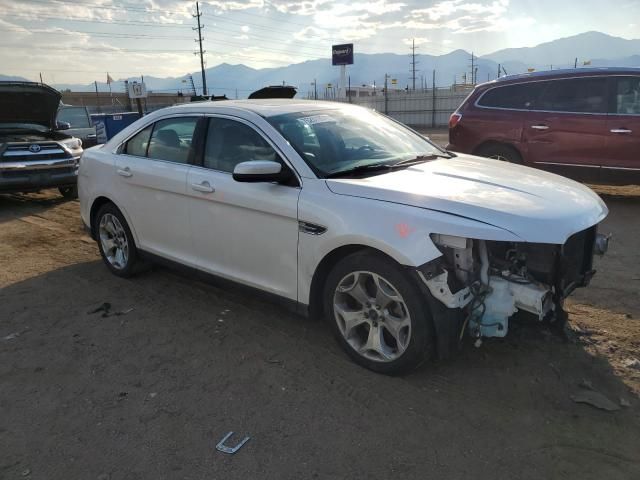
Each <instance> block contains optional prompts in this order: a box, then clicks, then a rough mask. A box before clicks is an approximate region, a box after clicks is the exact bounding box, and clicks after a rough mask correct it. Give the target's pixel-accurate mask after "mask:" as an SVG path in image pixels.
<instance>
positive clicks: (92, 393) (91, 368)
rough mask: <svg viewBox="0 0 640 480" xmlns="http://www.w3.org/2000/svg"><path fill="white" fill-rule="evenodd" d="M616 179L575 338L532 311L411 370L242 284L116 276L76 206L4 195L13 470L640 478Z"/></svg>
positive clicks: (3, 381) (6, 367)
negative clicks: (378, 369)
mask: <svg viewBox="0 0 640 480" xmlns="http://www.w3.org/2000/svg"><path fill="white" fill-rule="evenodd" d="M599 191H601V193H603V198H604V199H605V201H606V203H607V204H608V206H609V208H610V210H611V213H610V216H609V217H608V218H607V220H606V221H605V222H604V225H603V227H602V230H603V231H610V232H612V233H613V235H614V239H613V242H612V245H611V249H610V252H609V254H608V255H607V256H605V257H604V258H603V259H601V260H597V265H596V267H597V269H598V274H597V275H596V277H595V278H594V280H593V282H592V285H591V286H590V287H589V288H586V289H582V290H580V291H579V292H577V293H576V295H575V296H574V297H573V299H572V300H571V301H570V302H569V306H568V308H569V311H570V325H571V328H572V329H573V331H574V334H573V335H571V336H570V338H571V340H570V341H569V342H568V343H567V342H564V341H563V340H562V339H560V338H559V337H558V336H556V335H554V334H552V333H551V332H549V331H548V330H545V329H543V328H540V327H539V326H530V325H518V324H514V325H513V328H512V329H511V331H510V334H509V336H508V337H507V338H506V339H503V340H497V339H493V340H490V341H486V342H484V344H483V345H482V347H481V348H475V347H474V346H473V345H470V344H468V345H465V346H464V347H463V349H462V351H461V352H460V354H459V355H458V356H457V358H455V359H453V360H452V361H449V362H446V363H432V364H430V365H427V366H425V367H423V368H422V369H420V370H418V371H417V372H415V373H413V374H411V375H408V376H406V377H403V378H389V377H384V376H380V375H376V374H374V373H371V372H368V371H367V370H364V369H362V368H359V367H357V366H356V365H354V364H353V363H351V362H350V361H349V360H348V359H347V358H346V356H345V355H343V353H342V352H341V351H340V350H339V348H338V346H337V345H336V344H335V343H334V341H333V339H332V338H331V336H330V334H329V331H328V329H327V328H326V327H325V325H323V324H322V323H321V322H313V321H311V320H307V319H304V318H301V317H298V316H296V315H294V314H292V313H289V312H288V311H286V310H283V309H281V308H280V307H278V306H275V305H271V304H268V303H265V302H262V301H260V300H257V299H255V298H252V297H249V296H247V295H246V294H244V293H241V292H238V291H236V290H233V289H231V290H229V289H221V288H219V287H217V286H215V285H212V284H210V283H203V282H201V281H198V280H194V279H192V278H190V277H188V276H185V275H182V274H180V273H177V272H175V271H171V270H168V269H164V268H160V267H156V268H153V269H152V270H150V271H148V272H145V273H144V274H141V275H140V276H138V277H136V278H134V279H130V280H123V279H119V278H117V277H115V276H113V275H111V274H110V273H109V272H108V270H107V269H106V267H104V266H103V265H102V263H101V261H100V259H99V256H98V249H97V247H96V245H95V244H94V243H93V242H92V241H91V240H90V239H89V238H88V237H87V236H86V235H85V234H84V233H83V230H82V225H81V221H80V217H79V205H78V202H77V201H65V200H63V199H62V197H60V196H59V195H57V193H55V192H54V191H47V192H43V193H40V194H30V195H27V196H19V195H5V196H0V266H1V268H0V412H1V414H0V478H1V479H25V478H26V479H46V480H55V479H64V480H69V479H100V480H107V479H112V480H120V479H123V480H124V479H131V480H133V479H154V480H155V479H227V478H228V479H243V480H245V479H258V478H260V479H307V478H311V479H313V478H319V479H347V478H352V479H361V478H367V479H391V478H399V479H400V478H401V479H414V478H415V479H448V480H454V479H474V480H478V479H491V480H495V479H532V480H533V479H536V480H539V479H581V480H582V479H598V480H601V479H607V480H610V479H624V480H629V479H634V478H640V414H639V413H640V399H639V397H638V395H639V394H640V365H635V367H634V363H633V360H634V359H638V360H640V295H639V294H640V254H639V253H638V245H639V243H638V238H640V221H639V219H640V189H639V188H629V189H606V188H602V189H600V190H599ZM104 302H110V303H111V304H112V306H113V308H112V312H116V313H121V314H120V315H110V316H106V317H105V316H103V315H102V314H101V313H89V312H91V311H92V310H95V309H96V308H97V307H99V306H100V305H101V304H103V303H104ZM593 392H599V393H600V394H602V395H604V396H606V398H608V399H609V400H610V401H611V403H612V405H614V406H619V410H617V411H603V410H599V409H597V408H594V407H593V406H591V405H587V404H582V403H576V402H574V401H573V400H572V396H573V397H574V398H577V397H576V395H578V396H579V395H596V394H595V393H593ZM229 431H234V432H236V433H235V435H234V437H233V438H232V439H231V440H230V442H231V443H233V442H234V441H238V440H240V438H242V436H244V435H248V436H250V437H251V439H250V441H249V442H248V443H247V444H246V445H245V446H244V447H243V448H242V449H241V450H240V451H239V452H238V453H236V454H235V455H225V454H223V453H220V452H217V451H216V450H215V445H216V443H217V442H218V441H219V440H220V439H221V438H222V437H223V436H224V435H225V434H226V433H227V432H229Z"/></svg>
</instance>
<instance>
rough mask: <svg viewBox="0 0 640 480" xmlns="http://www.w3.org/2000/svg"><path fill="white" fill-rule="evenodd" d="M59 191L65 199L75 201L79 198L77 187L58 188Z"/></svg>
mask: <svg viewBox="0 0 640 480" xmlns="http://www.w3.org/2000/svg"><path fill="white" fill-rule="evenodd" d="M58 191H59V192H60V194H61V195H62V196H63V197H64V198H68V199H70V200H71V199H74V198H78V187H77V186H73V187H60V188H58Z"/></svg>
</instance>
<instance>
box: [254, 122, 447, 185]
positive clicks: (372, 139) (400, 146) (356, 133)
mask: <svg viewBox="0 0 640 480" xmlns="http://www.w3.org/2000/svg"><path fill="white" fill-rule="evenodd" d="M267 120H268V121H269V122H270V123H271V124H272V125H273V126H274V127H275V128H276V129H277V130H278V131H279V132H280V133H281V134H282V136H283V137H284V138H285V139H286V140H287V141H288V142H289V143H290V144H291V146H292V147H293V148H294V149H295V150H296V151H297V152H298V153H299V154H300V156H301V157H302V158H304V159H305V161H306V162H307V163H308V164H309V165H310V166H311V168H312V169H313V170H314V171H315V172H316V173H317V174H318V175H319V176H320V177H327V176H335V175H336V174H337V173H339V172H342V171H349V170H352V169H354V168H356V167H361V166H366V165H387V164H393V163H397V162H401V161H405V160H410V159H413V158H416V157H423V156H429V155H443V154H444V153H445V152H443V151H442V150H440V149H439V148H437V147H436V146H435V145H433V144H431V143H430V142H428V141H427V140H426V139H425V138H424V137H421V136H420V135H418V134H416V133H414V132H412V131H411V130H409V129H407V128H405V127H403V126H401V125H399V124H397V123H396V122H394V121H392V120H389V119H388V118H386V117H384V116H383V115H380V114H378V113H376V112H373V111H370V110H365V109H340V110H339V109H336V110H317V111H308V112H297V113H287V114H283V115H278V116H274V117H270V118H267Z"/></svg>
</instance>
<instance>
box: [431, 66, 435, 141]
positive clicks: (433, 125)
mask: <svg viewBox="0 0 640 480" xmlns="http://www.w3.org/2000/svg"><path fill="white" fill-rule="evenodd" d="M431 85H432V86H433V89H432V91H431V128H436V71H435V69H434V70H433V83H432V84H431Z"/></svg>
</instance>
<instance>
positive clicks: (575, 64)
mask: <svg viewBox="0 0 640 480" xmlns="http://www.w3.org/2000/svg"><path fill="white" fill-rule="evenodd" d="M573 68H578V57H576V61H575V62H574V63H573Z"/></svg>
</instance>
